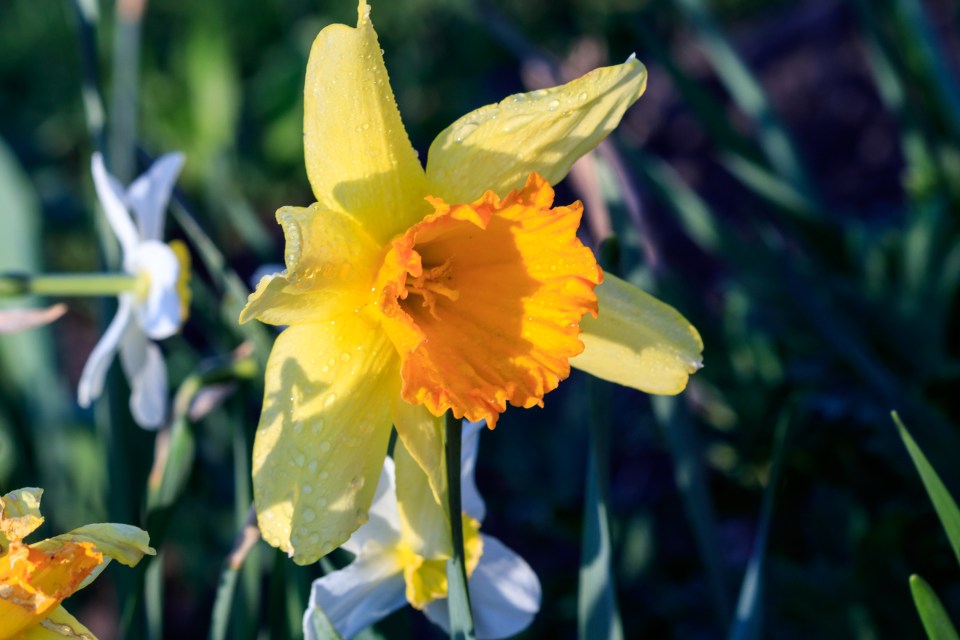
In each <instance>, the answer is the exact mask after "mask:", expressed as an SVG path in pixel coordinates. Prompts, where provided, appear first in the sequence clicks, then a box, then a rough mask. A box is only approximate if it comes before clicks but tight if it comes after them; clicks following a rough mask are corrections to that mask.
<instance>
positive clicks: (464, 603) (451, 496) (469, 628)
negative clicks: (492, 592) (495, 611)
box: [444, 412, 477, 640]
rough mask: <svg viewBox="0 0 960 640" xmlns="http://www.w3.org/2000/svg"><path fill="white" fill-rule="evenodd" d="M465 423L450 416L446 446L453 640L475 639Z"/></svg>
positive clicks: (448, 565)
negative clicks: (464, 499)
mask: <svg viewBox="0 0 960 640" xmlns="http://www.w3.org/2000/svg"><path fill="white" fill-rule="evenodd" d="M462 432H463V422H462V421H460V420H458V419H457V418H454V417H453V413H450V412H448V413H447V428H446V445H445V446H444V452H445V454H446V456H445V462H446V465H447V513H448V514H449V516H450V536H451V537H452V539H453V557H452V558H451V559H450V560H448V561H447V585H448V595H447V600H448V603H449V607H450V637H451V638H454V639H456V640H475V638H476V637H477V634H476V632H475V631H474V627H473V611H472V609H471V608H470V591H469V590H468V588H467V565H466V562H465V560H464V554H463V518H462V517H461V512H462V511H463V509H462V507H461V504H460V503H461V496H460V447H461V441H462V439H463V436H462Z"/></svg>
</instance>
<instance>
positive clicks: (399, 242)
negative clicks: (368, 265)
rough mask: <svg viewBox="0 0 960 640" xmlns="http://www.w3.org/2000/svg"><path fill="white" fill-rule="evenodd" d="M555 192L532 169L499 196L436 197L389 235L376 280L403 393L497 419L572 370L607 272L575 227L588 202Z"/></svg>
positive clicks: (531, 401) (432, 406)
mask: <svg viewBox="0 0 960 640" xmlns="http://www.w3.org/2000/svg"><path fill="white" fill-rule="evenodd" d="M553 197H554V193H553V189H552V188H551V187H550V185H549V184H547V183H546V181H545V180H544V179H543V178H541V177H540V176H538V175H536V174H532V175H531V176H530V178H529V180H528V181H527V184H526V186H525V187H524V188H523V189H521V190H518V191H514V192H512V193H511V194H509V195H508V196H507V197H506V198H504V199H503V200H501V199H500V198H498V197H497V196H496V195H495V194H494V193H492V192H487V193H486V194H484V195H483V197H481V198H480V199H479V200H477V201H476V202H474V203H472V204H469V205H467V204H457V205H449V204H447V203H445V202H444V201H442V200H440V199H438V198H428V200H429V201H430V203H431V204H432V205H433V207H434V209H435V212H434V213H432V214H430V215H428V216H427V217H426V218H424V219H423V220H422V221H421V222H418V223H417V224H415V225H413V226H412V227H411V228H410V229H408V230H407V231H406V232H405V233H404V234H402V235H400V236H398V237H397V238H395V239H394V240H393V241H392V243H391V245H390V248H389V250H388V252H387V255H386V257H385V258H384V263H383V266H382V267H381V269H380V272H379V274H378V276H377V287H376V289H375V291H376V292H377V297H378V300H377V302H378V304H379V308H380V311H381V312H382V317H381V320H382V323H383V327H384V329H385V330H386V332H387V335H388V336H389V337H390V339H391V340H392V341H393V343H394V346H396V348H397V351H398V352H399V354H400V357H401V363H402V364H401V377H402V380H403V386H402V389H401V393H402V395H403V398H404V399H405V400H406V401H407V402H411V403H415V404H424V405H425V406H426V407H427V408H428V409H429V410H430V411H431V412H432V413H434V415H438V416H439V415H441V414H442V413H443V412H444V411H446V410H447V409H451V410H452V411H453V413H454V415H455V416H456V417H458V418H459V417H464V416H466V417H467V418H468V419H470V420H481V419H485V420H487V423H488V424H489V425H490V426H491V427H492V426H494V425H495V424H496V421H497V418H498V417H499V414H500V413H501V412H502V411H504V410H505V409H506V405H507V403H510V404H512V405H514V406H522V407H532V406H534V405H541V406H542V404H543V396H544V394H545V393H547V392H549V391H551V390H553V389H555V388H556V387H557V385H558V384H559V382H560V380H562V379H564V378H566V377H567V375H569V373H570V365H569V359H570V358H571V357H573V356H575V355H577V354H578V353H580V352H581V351H582V350H583V344H582V343H581V342H580V340H579V338H578V336H579V333H580V328H579V322H580V319H581V318H582V317H583V314H584V313H587V312H589V313H591V314H593V315H594V316H596V314H597V298H596V295H595V294H594V292H593V289H594V287H595V286H596V285H597V284H599V283H600V282H601V281H602V279H603V276H602V273H601V271H600V268H599V267H598V266H597V262H596V259H595V258H594V257H593V253H591V251H590V250H589V249H587V248H586V247H584V246H583V244H581V243H580V241H579V240H578V239H577V236H576V232H577V227H578V226H579V225H580V216H581V214H582V210H583V208H582V206H581V205H580V203H579V202H576V203H574V204H572V205H570V206H569V207H553Z"/></svg>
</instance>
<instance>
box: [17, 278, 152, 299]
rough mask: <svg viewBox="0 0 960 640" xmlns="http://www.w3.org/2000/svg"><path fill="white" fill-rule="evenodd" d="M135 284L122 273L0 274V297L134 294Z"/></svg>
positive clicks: (137, 284)
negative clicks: (132, 292)
mask: <svg viewBox="0 0 960 640" xmlns="http://www.w3.org/2000/svg"><path fill="white" fill-rule="evenodd" d="M139 282H140V280H139V278H137V276H132V275H129V274H126V273H83V274H73V273H47V274H41V275H36V274H29V273H0V297H2V298H6V297H15V296H27V295H42V296H116V295H119V294H121V293H127V292H131V291H136V289H137V287H138V286H139Z"/></svg>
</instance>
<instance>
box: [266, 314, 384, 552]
mask: <svg viewBox="0 0 960 640" xmlns="http://www.w3.org/2000/svg"><path fill="white" fill-rule="evenodd" d="M397 366H398V365H397V361H396V355H395V353H394V351H393V349H392V347H391V346H390V344H389V342H387V341H386V340H385V339H384V338H383V337H382V336H381V335H380V333H379V332H377V331H376V330H375V326H373V325H372V324H371V322H370V321H369V320H368V319H367V318H366V317H365V316H364V315H363V314H352V313H351V314H348V315H345V316H342V317H340V318H338V319H336V320H335V321H331V322H330V323H327V324H322V325H321V324H303V325H297V326H292V327H290V328H288V329H286V330H285V331H283V332H282V333H281V334H280V335H279V336H278V337H277V340H276V343H275V344H274V347H273V351H272V352H271V353H270V360H269V361H268V363H267V372H266V380H265V394H264V402H263V411H262V413H261V417H260V426H259V427H258V429H257V436H256V440H255V442H254V449H253V489H254V501H255V504H256V508H257V514H258V521H259V525H260V531H261V533H262V534H263V538H264V540H266V541H267V542H269V543H270V544H272V545H273V546H276V547H279V548H280V549H282V550H284V551H286V552H287V553H289V554H291V556H292V557H293V559H294V561H295V562H297V563H299V564H310V563H313V562H316V560H317V559H319V558H320V557H321V556H323V555H325V554H327V553H329V552H330V551H332V550H333V549H335V548H336V547H339V546H340V545H342V544H343V543H344V542H346V541H347V539H348V538H349V537H350V534H352V533H353V532H354V531H356V530H357V529H358V528H359V527H360V525H362V524H364V523H365V522H366V521H367V511H368V509H369V508H370V503H371V501H372V499H373V495H374V491H375V490H376V487H377V484H378V479H379V476H380V469H381V467H382V466H383V459H384V456H385V455H386V451H387V443H388V441H389V437H390V409H391V404H392V402H393V398H394V397H395V396H396V394H397V393H398V390H397V385H398V376H397Z"/></svg>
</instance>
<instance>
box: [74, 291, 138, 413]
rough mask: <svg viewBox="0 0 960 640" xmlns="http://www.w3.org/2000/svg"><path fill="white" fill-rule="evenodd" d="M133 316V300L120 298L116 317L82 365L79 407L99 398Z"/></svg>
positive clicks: (124, 296)
mask: <svg viewBox="0 0 960 640" xmlns="http://www.w3.org/2000/svg"><path fill="white" fill-rule="evenodd" d="M132 314H133V298H132V297H131V296H130V295H129V294H124V295H122V296H120V305H119V307H118V308H117V315H115V316H114V317H113V320H111V321H110V325H109V326H108V327H107V330H106V331H104V332H103V335H102V336H101V337H100V341H99V342H97V344H96V346H95V347H94V348H93V351H91V352H90V356H89V357H88V358H87V362H86V364H85V365H83V372H82V373H81V374H80V384H79V385H78V388H77V402H78V403H79V404H80V406H81V407H89V406H90V403H91V402H92V401H93V399H94V398H98V397H100V393H101V392H102V391H103V381H104V378H105V377H106V375H107V370H108V369H109V368H110V363H111V362H113V355H114V354H115V353H116V351H117V347H118V346H119V344H120V338H122V337H123V334H124V332H125V331H126V330H127V325H128V324H130V322H131V320H132Z"/></svg>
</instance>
